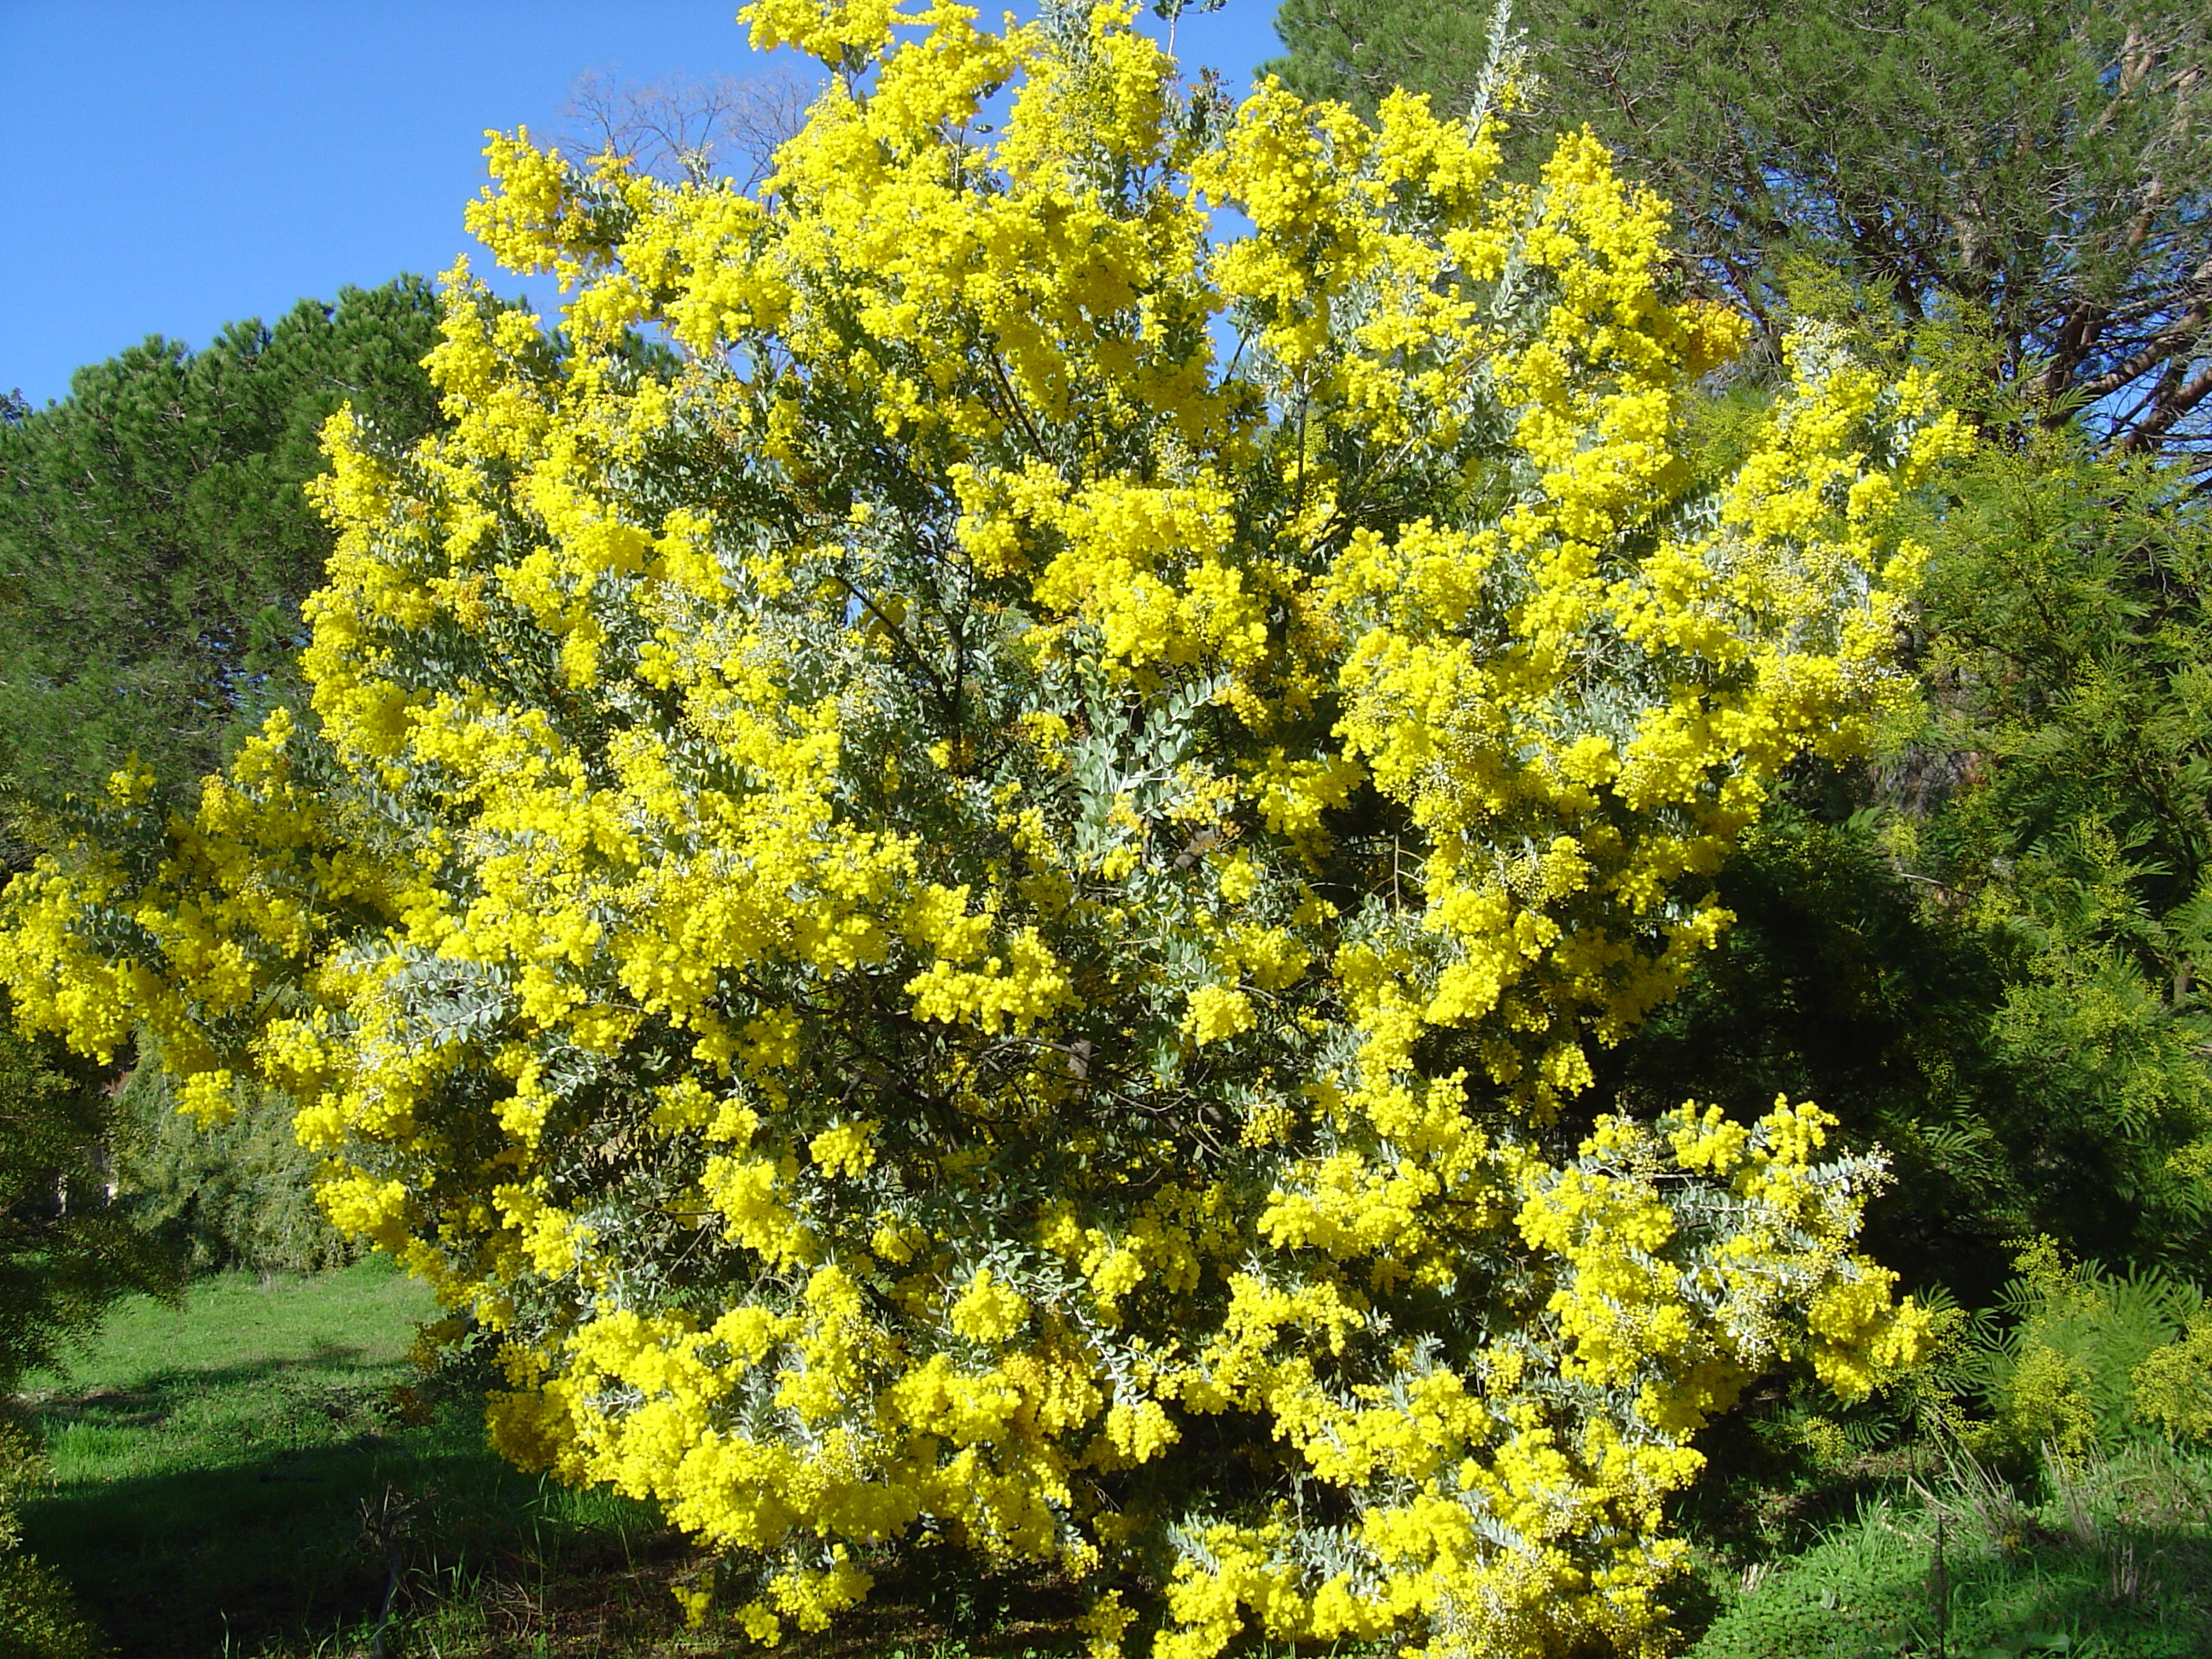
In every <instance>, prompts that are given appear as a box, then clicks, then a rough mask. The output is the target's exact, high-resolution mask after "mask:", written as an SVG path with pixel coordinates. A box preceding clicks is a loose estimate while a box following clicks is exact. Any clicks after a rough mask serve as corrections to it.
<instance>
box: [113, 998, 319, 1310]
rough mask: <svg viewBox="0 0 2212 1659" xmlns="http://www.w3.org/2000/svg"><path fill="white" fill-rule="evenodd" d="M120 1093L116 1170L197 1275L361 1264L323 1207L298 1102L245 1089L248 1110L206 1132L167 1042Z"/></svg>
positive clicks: (134, 1208)
mask: <svg viewBox="0 0 2212 1659" xmlns="http://www.w3.org/2000/svg"><path fill="white" fill-rule="evenodd" d="M141 1050H142V1052H141V1054H140V1059H139V1064H138V1065H137V1066H136V1067H134V1068H133V1069H132V1071H131V1073H130V1076H129V1079H128V1080H127V1081H126V1082H125V1084H124V1085H123V1087H122V1089H121V1090H120V1091H118V1095H117V1098H116V1107H117V1119H118V1121H117V1135H116V1145H115V1156H116V1173H117V1176H118V1184H119V1185H120V1187H121V1189H122V1192H123V1194H125V1197H126V1199H127V1200H128V1202H129V1205H130V1208H131V1214H132V1216H133V1218H134V1219H135V1220H136V1221H137V1224H138V1225H140V1226H142V1227H143V1228H145V1229H146V1230H147V1231H149V1232H150V1233H152V1234H153V1235H155V1237H160V1238H161V1239H163V1240H164V1241H165V1242H166V1243H168V1244H169V1245H170V1246H172V1247H173V1248H174V1249H176V1250H177V1252H178V1254H179V1259H180V1261H181V1262H182V1265H183V1266H184V1267H185V1269H186V1270H187V1271H188V1272H191V1273H214V1272H217V1271H220V1270H222V1269H223V1268H229V1267H237V1268H245V1269H247V1270H249V1271H252V1272H255V1273H317V1272H319V1271H321V1270H322V1269H324V1268H326V1267H343V1265H344V1264H345V1263H347V1262H349V1261H356V1260H358V1259H359V1257H360V1256H361V1255H362V1246H361V1245H359V1244H358V1243H354V1242H352V1241H349V1240H348V1239H346V1238H345V1237H343V1236H342V1235H341V1234H340V1233H339V1232H338V1231H337V1229H336V1228H335V1227H333V1226H331V1224H330V1222H329V1220H328V1219H327V1218H325V1216H324V1214H323V1212H322V1210H321V1209H320V1207H319V1206H317V1204H316V1202H315V1195H314V1176H315V1170H316V1168H317V1166H318V1165H319V1163H320V1162H321V1160H320V1159H319V1158H317V1157H316V1156H315V1155H314V1154H313V1153H311V1152H308V1151H307V1150H306V1149H305V1148H304V1147H302V1146H301V1145H300V1142H299V1138H298V1137H297V1136H296V1135H295V1134H294V1133H292V1109H293V1103H292V1100H291V1098H290V1097H289V1096H287V1095H283V1094H281V1093H278V1092H277V1091H274V1090H269V1089H259V1088H255V1087H253V1086H252V1085H246V1084H243V1083H241V1084H240V1085H237V1088H236V1090H235V1091H234V1092H235V1094H236V1096H237V1104H238V1109H237V1111H236V1113H235V1114H234V1115H233V1116H231V1117H230V1118H228V1119H227V1120H226V1121H222V1122H220V1123H215V1124H210V1125H209V1126H206V1127H202V1126H200V1125H198V1124H197V1123H195V1122H193V1121H192V1120H191V1119H190V1118H188V1117H185V1116H184V1115H181V1114H180V1113H179V1110H178V1109H177V1099H176V1091H175V1089H174V1088H173V1084H172V1079H171V1078H170V1076H169V1073H167V1071H165V1070H163V1069H162V1066H161V1063H160V1059H159V1049H158V1046H157V1045H155V1043H154V1042H152V1040H151V1039H142V1040H141Z"/></svg>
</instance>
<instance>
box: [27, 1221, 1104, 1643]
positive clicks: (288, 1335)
mask: <svg viewBox="0 0 2212 1659" xmlns="http://www.w3.org/2000/svg"><path fill="white" fill-rule="evenodd" d="M429 1311H430V1304H429V1299H428V1296H427V1295H426V1293H425V1292H424V1291H422V1288H421V1287H420V1286H418V1285H414V1284H412V1283H410V1282H409V1281H408V1280H406V1279H402V1278H400V1277H399V1276H398V1274H397V1273H394V1272H392V1269H391V1268H390V1267H389V1266H388V1265H386V1263H385V1262H383V1261H380V1260H371V1261H367V1262H363V1263H362V1264H360V1265H358V1266H356V1267H348V1268H344V1269H342V1270H340V1271H337V1272H333V1273H323V1274H319V1275H316V1276H313V1277H310V1278H294V1277H278V1278H273V1279H266V1280H264V1279H258V1278H255V1277H253V1276H251V1275H246V1274H230V1275H225V1276H223V1277H221V1278H216V1279H207V1280H204V1281H202V1282H200V1283H199V1284H197V1285H194V1286H193V1287H192V1289H191V1291H190V1292H189V1294H188V1295H187V1297H186V1298H185V1303H184V1304H183V1305H182V1306H181V1307H178V1308H170V1307H164V1306H161V1305H160V1304H155V1303H152V1302H139V1303H134V1304H130V1305H128V1306H126V1307H125V1308H124V1309H122V1310H119V1311H118V1313H117V1314H116V1315H115V1316H113V1317H112V1319H111V1320H110V1321H109V1322H108V1323H107V1325H106V1328H104V1329H103V1330H102V1331H101V1333H100V1336H99V1338H98V1340H96V1341H95V1342H94V1343H93V1344H92V1345H91V1346H88V1347H87V1348H86V1349H85V1350H84V1351H83V1352H80V1353H78V1354H76V1355H74V1356H72V1357H71V1358H70V1363H69V1364H68V1365H67V1366H66V1367H65V1369H64V1370H63V1371H61V1372H60V1373H58V1374H55V1375H50V1376H40V1377H37V1378H33V1381H32V1387H31V1389H30V1390H29V1392H28V1394H27V1404H28V1405H29V1407H30V1408H31V1413H32V1415H33V1419H34V1420H35V1421H36V1422H37V1424H38V1425H39V1426H40V1429H41V1431H43V1433H44V1435H45V1437H46V1445H47V1449H48V1453H49V1455H50V1458H51V1460H52V1464H53V1468H54V1475H55V1480H54V1484H53V1486H52V1488H50V1489H49V1490H48V1491H46V1492H44V1493H43V1494H41V1495H40V1496H39V1497H38V1498H36V1499H35V1500H34V1501H33V1502H32V1503H30V1504H27V1506H26V1512H25V1522H26V1526H25V1532H26V1542H27V1545H28V1547H30V1549H31V1550H33V1552H35V1553H36V1554H37V1556H38V1557H39V1559H40V1560H42V1561H44V1562H46V1564H47V1565H50V1566H51V1567H52V1568H53V1569H54V1570H55V1571H57V1572H58V1574H59V1575H60V1577H62V1578H63V1579H64V1581H66V1582H67V1583H68V1584H69V1585H70V1588H71V1589H72V1590H73V1591H74V1592H75V1594H76V1598H77V1600H78V1602H79V1604H80V1605H81V1606H82V1608H83V1609H84V1611H85V1612H86V1613H87V1614H88V1615H89V1616H90V1617H91V1619H92V1620H94V1623H96V1624H97V1625H99V1626H100V1627H101V1628H102V1629H103V1630H104V1631H105V1632H106V1633H107V1635H108V1636H109V1638H111V1640H112V1642H113V1644H114V1646H115V1649H116V1651H117V1653H118V1655H119V1656H122V1659H249V1656H260V1659H310V1656H313V1659H338V1656H358V1655H364V1654H367V1653H368V1651H369V1650H370V1646H371V1644H372V1642H373V1640H374V1638H375V1635H376V1632H377V1631H378V1629H379V1627H380V1626H382V1627H383V1638H384V1651H385V1652H386V1654H387V1655H388V1656H391V1659H399V1656H402V1655H434V1654H435V1655H438V1656H441V1659H526V1656H527V1659H600V1656H605V1659H613V1656H616V1655H621V1656H623V1659H633V1656H635V1659H644V1656H673V1655H677V1654H696V1653H749V1654H757V1653H758V1651H759V1650H758V1649H757V1648H753V1647H751V1646H750V1644H747V1643H745V1642H744V1641H743V1640H742V1639H741V1638H737V1637H735V1636H733V1635H731V1634H729V1633H727V1632H721V1633H715V1632H701V1633H694V1632H687V1631H685V1630H684V1629H683V1627H682V1625H681V1620H680V1616H679V1610H678V1605H677V1602H676V1600H675V1597H674V1595H672V1594H671V1587H672V1583H673V1582H674V1581H675V1580H677V1579H678V1578H679V1577H684V1576H685V1575H688V1574H690V1573H692V1572H695V1571H699V1570H700V1569H701V1568H702V1565H703V1564H702V1562H701V1561H700V1560H699V1559H697V1558H696V1554H695V1553H694V1552H693V1551H692V1550H691V1549H690V1547H689V1546H688V1545H687V1544H686V1543H685V1541H684V1540H683V1539H681V1538H680V1537H678V1535H677V1534H674V1533H672V1532H671V1531H670V1530H669V1529H668V1528H666V1527H665V1526H664V1525H663V1524H662V1523H661V1522H660V1520H659V1516H658V1513H657V1512H656V1511H655V1510H653V1509H652V1508H651V1507H650V1506H648V1505H646V1504H638V1503H633V1502H630V1501H629V1500H627V1499H624V1498H619V1497H616V1496H613V1495H611V1494H608V1493H605V1492H569V1491H568V1490H565V1489H564V1488H562V1487H560V1486H556V1485H555V1484H553V1483H551V1482H550V1481H547V1480H541V1479H539V1478H538V1477H535V1476H531V1475H526V1474H520V1473H518V1472H516V1471H515V1470H513V1468H509V1467H508V1466H507V1465H506V1464H505V1463H504V1462H501V1461H500V1460H499V1459H498V1458H496V1457H495V1456H494V1455H492V1454H491V1452H490V1451H489V1449H486V1447H485V1445H484V1443H483V1427H482V1421H481V1414H480V1408H479V1407H478V1405H477V1402H476V1401H473V1400H471V1399H470V1398H469V1397H467V1396H466V1395H465V1394H463V1393H461V1392H459V1391H457V1390H456V1391H448V1392H447V1394H446V1395H443V1396H442V1397H441V1396H440V1395H438V1394H437V1393H436V1391H435V1390H433V1391H431V1392H430V1395H429V1396H428V1404H427V1406H426V1407H424V1408H422V1409H414V1408H403V1406H402V1403H401V1401H399V1399H398V1398H397V1397H396V1396H395V1390H396V1389H401V1388H403V1387H412V1386H413V1385H416V1384H419V1383H422V1377H421V1376H420V1374H419V1373H418V1372H417V1371H416V1370H415V1369H414V1367H413V1366H412V1365H411V1364H410V1362H409V1361H408V1360H407V1359H406V1358H405V1354H406V1350H407V1347H408V1345H409V1343H410V1340H411V1339H412V1337H413V1334H414V1327H415V1323H416V1321H417V1320H418V1319H420V1318H422V1317H423V1316H426V1315H427V1314H428V1312H429ZM416 1399H417V1400H420V1399H422V1395H420V1394H418V1395H416ZM882 1568H883V1570H882V1571H881V1573H880V1575H879V1578H878V1590H877V1593H876V1595H874V1596H872V1598H871V1601H870V1605H869V1606H868V1607H866V1608H863V1609H859V1610H856V1612H855V1613H853V1614H851V1615H849V1616H848V1618H847V1619H846V1620H842V1621H841V1623H840V1625H839V1626H837V1627H836V1629H834V1630H832V1631H831V1632H828V1633H827V1634H826V1635H824V1636H823V1637H820V1638H803V1639H800V1640H797V1641H790V1642H787V1643H786V1644H785V1646H784V1648H783V1649H782V1650H781V1653H782V1654H785V1655H792V1654H794V1653H795V1654H796V1655H798V1656H800V1659H847V1656H854V1659H857V1656H860V1655H869V1656H884V1659H961V1656H964V1655H969V1654H985V1653H989V1654H1015V1655H1018V1654H1033V1653H1035V1652H1036V1651H1038V1650H1044V1651H1047V1652H1053V1653H1066V1652H1067V1651H1068V1650H1070V1649H1071V1648H1073V1646H1075V1645H1077V1644H1078V1643H1079V1638H1077V1637H1075V1636H1074V1635H1073V1633H1072V1631H1071V1627H1070V1626H1071V1619H1072V1615H1073V1612H1074V1611H1075V1607H1074V1604H1073V1601H1072V1599H1071V1598H1070V1597H1069V1596H1068V1595H1066V1592H1065V1590H1064V1589H1061V1588H1060V1587H1056V1586H1052V1585H1044V1586H1038V1585H1035V1584H1030V1583H1024V1582H1020V1581H1019V1580H1018V1579H1006V1580H1000V1579H996V1578H988V1577H984V1578H979V1577H975V1575H974V1574H973V1572H972V1571H970V1570H969V1564H968V1563H967V1562H966V1561H965V1560H964V1559H954V1558H953V1557H952V1555H951V1553H949V1552H939V1553H931V1552H921V1553H912V1554H909V1555H908V1557H906V1558H903V1559H900V1560H897V1561H886V1562H884V1563H883V1564H882ZM387 1594H389V1595H391V1597H392V1617H391V1618H390V1619H389V1620H386V1619H384V1618H383V1616H382V1615H383V1613H384V1608H385V1603H386V1595H387Z"/></svg>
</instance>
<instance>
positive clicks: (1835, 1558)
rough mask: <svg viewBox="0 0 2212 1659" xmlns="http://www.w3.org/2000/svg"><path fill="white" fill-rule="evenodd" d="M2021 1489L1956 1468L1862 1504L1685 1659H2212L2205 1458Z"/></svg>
mask: <svg viewBox="0 0 2212 1659" xmlns="http://www.w3.org/2000/svg"><path fill="white" fill-rule="evenodd" d="M2035 1484H2036V1485H2037V1486H2039V1487H2040V1489H2041V1492H2042V1494H2043V1495H2042V1496H2041V1498H2039V1499H2036V1500H2032V1499H2031V1498H2027V1497H2023V1496H2022V1495H2021V1493H2020V1492H2017V1491H2015V1488H2014V1487H2013V1486H2010V1485H2008V1483H2006V1482H2004V1481H2002V1480H1998V1479H1996V1477H1994V1476H1993V1475H1991V1474H1989V1473H1988V1472H1987V1471H1986V1470H1984V1469H1982V1468H1979V1467H1978V1466H1975V1465H1972V1463H1971V1462H1961V1464H1960V1467H1958V1468H1954V1469H1953V1470H1952V1471H1950V1473H1949V1474H1947V1475H1946V1476H1944V1477H1942V1478H1940V1479H1936V1480H1931V1481H1930V1482H1929V1484H1928V1486H1925V1487H1923V1488H1920V1489H1919V1490H1917V1492H1916V1491H1911V1490H1908V1491H1905V1492H1900V1493H1899V1494H1897V1495H1895V1496H1893V1497H1890V1498H1880V1499H1877V1500H1875V1501H1873V1502H1870V1503H1869V1504H1865V1505H1864V1506H1863V1508H1862V1509H1861V1510H1860V1512H1859V1513H1858V1515H1857V1516H1856V1517H1855V1518H1853V1519H1852V1520H1850V1521H1849V1522H1844V1523H1843V1524H1840V1525H1838V1526H1835V1527H1832V1528H1829V1529H1828V1530H1827V1531H1826V1534H1824V1535H1822V1536H1821V1537H1820V1539H1818V1540H1817V1541H1815V1542H1814V1543H1813V1544H1812V1545H1811V1547H1808V1548H1806V1549H1802V1550H1801V1551H1799V1552H1797V1553H1796V1554H1794V1555H1790V1556H1788V1557H1785V1558H1784V1559H1779V1560H1777V1561H1775V1562H1773V1563H1772V1564H1771V1565H1767V1566H1765V1567H1763V1568H1754V1569H1753V1570H1752V1571H1750V1572H1748V1573H1747V1575H1746V1577H1745V1579H1744V1582H1743V1583H1742V1584H1741V1587H1740V1588H1739V1589H1737V1591H1736V1593H1735V1595H1734V1597H1733V1598H1732V1605H1730V1606H1729V1607H1727V1608H1726V1609H1725V1610H1724V1611H1723V1613H1721V1615H1720V1617H1719V1618H1717V1620H1715V1621H1714V1622H1713V1625H1712V1626H1711V1629H1710V1630H1708V1631H1707V1632H1705V1636H1704V1638H1703V1639H1702V1640H1700V1641H1699V1643H1698V1644H1697V1645H1696V1646H1695V1647H1693V1648H1692V1650H1690V1653H1689V1655H1688V1656H1687V1659H1877V1656H1881V1659H1917V1656H1932V1655H1935V1654H1936V1653H1938V1652H1939V1651H1940V1652H1943V1653H1947V1654H1948V1655H1951V1656H1954V1659H2024V1656H2027V1655H2045V1654H2050V1655H2057V1654H2064V1655H2066V1656H2068V1659H2203V1656H2204V1655H2206V1654H2208V1653H2212V1455H2205V1454H2203V1453H2201V1452H2199V1453H2189V1452H2179V1451H2175V1450H2173V1449H2170V1448H2166V1447H2163V1446H2158V1445H2154V1444H2148V1443H2146V1444H2139V1445H2136V1446H2134V1447H2131V1448H2130V1449H2128V1450H2126V1451H2124V1452H2120V1453H2116V1454H2112V1455H2104V1456H2098V1457H2094V1458H2093V1459H2091V1460H2089V1461H2088V1462H2086V1463H2083V1464H2080V1465H2076V1466H2075V1467H2073V1468H2067V1467H2065V1466H2063V1465H2053V1464H2051V1463H2049V1462H2046V1463H2045V1466H2044V1468H2042V1469H2041V1470H2040V1471H2039V1474H2038V1479H2037V1481H2036V1483H2035ZM1939 1516H1940V1518H1941V1520H1942V1554H1941V1559H1942V1568H1941V1571H1940V1573H1939V1571H1938V1569H1937V1560H1938V1551H1937V1521H1938V1518H1939ZM1939 1607H1941V1609H1942V1627H1941V1629H1940V1630H1939V1628H1938V1621H1937V1611H1938V1608H1939Z"/></svg>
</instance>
